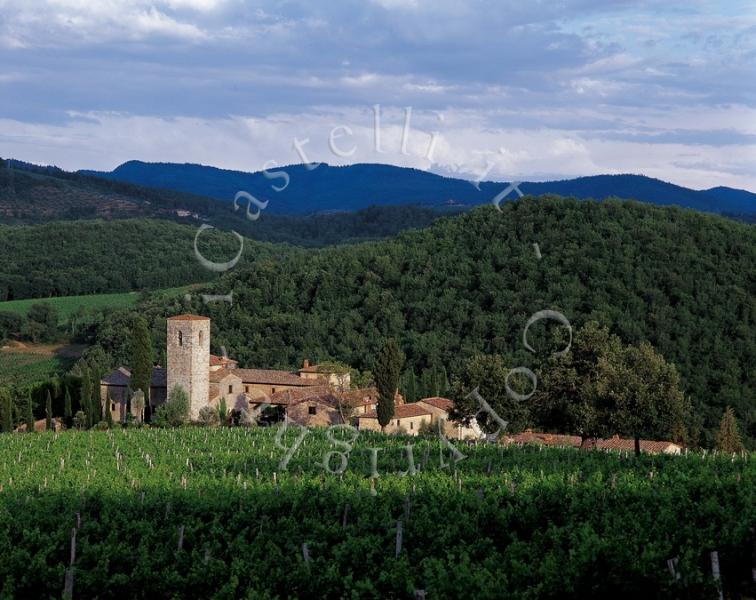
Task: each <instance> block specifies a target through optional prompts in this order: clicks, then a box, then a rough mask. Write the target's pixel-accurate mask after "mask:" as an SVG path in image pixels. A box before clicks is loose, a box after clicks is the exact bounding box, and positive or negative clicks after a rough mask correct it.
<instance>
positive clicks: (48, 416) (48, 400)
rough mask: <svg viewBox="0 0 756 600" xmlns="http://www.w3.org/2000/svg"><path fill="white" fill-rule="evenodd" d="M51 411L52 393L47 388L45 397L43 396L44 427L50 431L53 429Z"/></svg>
mask: <svg viewBox="0 0 756 600" xmlns="http://www.w3.org/2000/svg"><path fill="white" fill-rule="evenodd" d="M52 413H53V408H52V395H51V394H50V388H47V397H46V398H45V429H47V431H52V429H53V421H52V419H53V414H52Z"/></svg>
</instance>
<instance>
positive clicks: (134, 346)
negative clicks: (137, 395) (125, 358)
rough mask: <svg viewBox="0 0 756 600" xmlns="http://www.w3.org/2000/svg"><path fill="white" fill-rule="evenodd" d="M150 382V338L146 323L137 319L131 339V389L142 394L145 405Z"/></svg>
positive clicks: (148, 400)
mask: <svg viewBox="0 0 756 600" xmlns="http://www.w3.org/2000/svg"><path fill="white" fill-rule="evenodd" d="M151 381H152V338H151V337H150V329H149V327H148V326H147V321H146V320H145V319H144V318H142V317H138V318H137V319H136V321H135V322H134V330H133V333H132V338H131V387H132V388H134V389H135V390H142V392H144V403H145V405H149V404H150V382H151Z"/></svg>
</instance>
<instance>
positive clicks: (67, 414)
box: [63, 386, 73, 428]
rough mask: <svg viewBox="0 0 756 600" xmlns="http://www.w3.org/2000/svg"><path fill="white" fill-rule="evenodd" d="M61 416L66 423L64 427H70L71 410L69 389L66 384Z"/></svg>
mask: <svg viewBox="0 0 756 600" xmlns="http://www.w3.org/2000/svg"><path fill="white" fill-rule="evenodd" d="M63 418H64V420H65V423H66V427H69V428H70V427H71V425H72V424H73V423H72V419H73V411H72V408H71V391H70V390H69V389H68V386H66V394H65V400H64V406H63Z"/></svg>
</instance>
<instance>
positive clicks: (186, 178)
mask: <svg viewBox="0 0 756 600" xmlns="http://www.w3.org/2000/svg"><path fill="white" fill-rule="evenodd" d="M283 172H286V174H287V176H288V177H289V180H288V184H287V185H286V186H285V189H282V190H281V191H274V190H273V188H272V186H277V187H283V186H284V184H285V183H286V181H285V180H284V179H283V175H282V173H283ZM82 173H86V174H89V175H96V176H98V177H103V178H106V179H111V180H114V181H124V182H131V183H136V184H139V185H143V186H148V187H153V188H160V189H167V190H175V191H183V192H191V193H195V194H202V195H204V196H210V197H213V198H217V199H219V200H222V201H224V202H230V201H231V200H232V199H233V198H234V195H235V194H236V192H238V191H239V190H246V191H247V192H249V193H251V194H253V195H254V196H256V197H257V198H260V199H261V200H268V201H269V202H270V204H269V206H268V208H267V209H266V211H268V212H270V213H279V214H311V213H318V212H322V211H330V210H357V209H360V208H364V207H366V206H370V205H387V204H390V205H397V204H405V205H406V204H418V205H423V206H431V207H437V206H443V205H445V204H447V203H450V204H461V205H464V206H478V205H481V204H486V203H490V202H491V200H492V199H493V198H494V197H496V195H497V194H498V193H499V192H501V191H502V190H503V189H504V188H506V186H507V184H502V183H497V182H492V181H486V182H482V183H481V184H480V186H479V188H480V189H477V188H476V187H474V186H473V185H471V183H470V182H469V181H466V180H463V179H455V178H451V177H442V176H440V175H436V174H433V173H429V172H426V171H421V170H418V169H408V168H403V167H396V166H392V165H381V164H355V165H349V166H343V167H334V166H329V165H327V164H321V165H319V166H318V167H317V168H316V169H314V170H310V169H307V168H306V167H305V166H304V165H290V166H287V167H282V168H280V169H272V170H271V171H270V172H269V174H268V175H267V176H266V174H265V173H263V172H256V173H246V172H241V171H231V170H227V169H218V168H215V167H209V166H205V165H194V164H175V163H145V162H141V161H136V160H134V161H129V162H126V163H124V164H122V165H120V166H119V167H117V168H116V169H114V170H113V171H111V172H97V171H82ZM276 174H277V175H276ZM271 177H273V178H271ZM518 187H519V189H520V190H521V191H522V192H523V193H524V194H529V195H534V196H538V195H541V194H558V195H561V196H572V197H575V198H580V199H587V198H593V199H596V200H603V199H606V198H610V197H617V198H625V199H635V200H639V201H642V202H649V203H652V204H659V205H678V206H683V207H687V208H694V209H696V210H701V211H706V212H714V213H728V214H732V215H736V214H737V215H739V214H744V215H747V214H756V194H753V193H751V192H747V191H745V190H735V189H731V188H725V187H718V188H712V189H710V190H700V191H699V190H692V189H688V188H685V187H681V186H678V185H674V184H671V183H667V182H665V181H661V180H659V179H654V178H651V177H644V176H642V175H629V174H625V175H595V176H590V177H578V178H576V179H566V180H561V181H546V182H527V181H526V182H523V183H521V184H519V186H518ZM515 197H516V192H514V191H512V192H510V194H509V195H508V197H507V199H508V200H509V199H513V198H515Z"/></svg>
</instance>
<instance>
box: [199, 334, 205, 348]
mask: <svg viewBox="0 0 756 600" xmlns="http://www.w3.org/2000/svg"><path fill="white" fill-rule="evenodd" d="M204 339H205V332H204V331H200V334H199V342H200V346H201V345H202V341H203V340H204Z"/></svg>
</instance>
